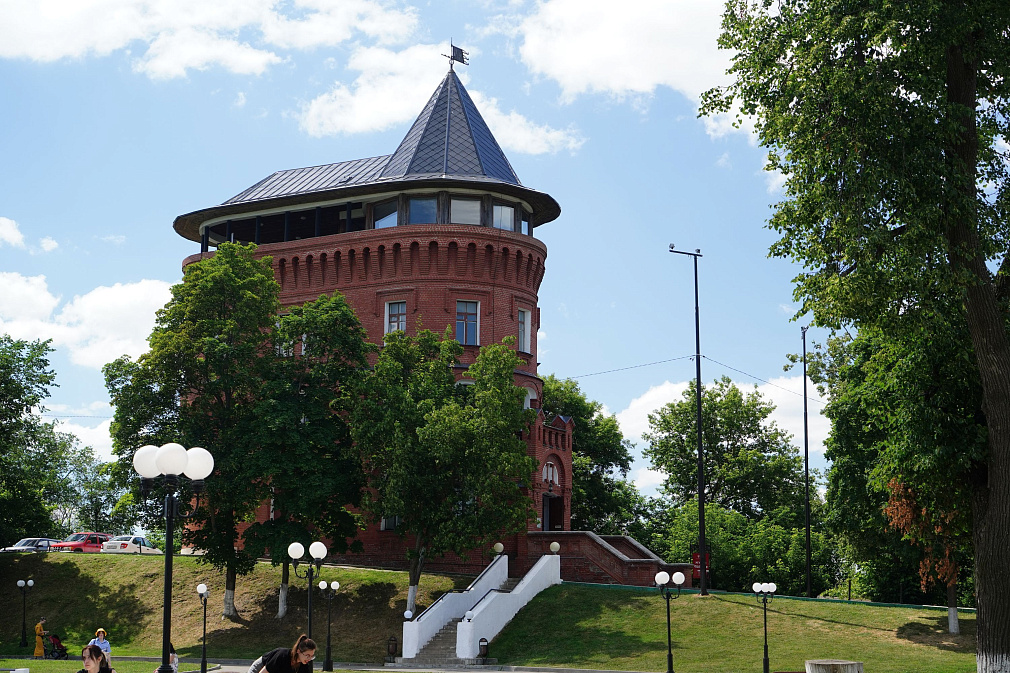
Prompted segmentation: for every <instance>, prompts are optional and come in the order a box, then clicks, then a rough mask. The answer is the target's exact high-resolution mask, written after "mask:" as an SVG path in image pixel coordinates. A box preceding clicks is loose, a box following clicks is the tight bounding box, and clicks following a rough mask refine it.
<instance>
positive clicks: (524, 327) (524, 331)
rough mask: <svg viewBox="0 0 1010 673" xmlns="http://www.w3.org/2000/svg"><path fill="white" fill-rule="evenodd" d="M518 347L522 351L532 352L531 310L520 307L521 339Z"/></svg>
mask: <svg viewBox="0 0 1010 673" xmlns="http://www.w3.org/2000/svg"><path fill="white" fill-rule="evenodd" d="M517 347H518V350H519V352H520V353H529V352H530V312H529V311H527V310H526V309H519V341H518V342H517Z"/></svg>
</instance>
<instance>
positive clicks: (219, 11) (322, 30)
mask: <svg viewBox="0 0 1010 673" xmlns="http://www.w3.org/2000/svg"><path fill="white" fill-rule="evenodd" d="M0 15H2V16H3V17H4V20H3V21H2V22H0V58H27V59H31V60H34V61H40V62H51V61H58V60H60V59H66V58H77V59H80V58H86V57H92V56H97V57H101V56H107V55H109V54H112V53H113V52H116V51H123V52H127V51H128V50H129V51H131V52H132V51H133V50H135V49H136V47H138V46H139V47H140V49H137V51H139V53H140V56H139V58H137V59H136V61H135V62H134V70H135V71H137V72H141V73H144V74H146V75H148V76H149V77H151V78H155V79H157V78H172V77H183V76H185V75H186V73H187V72H188V71H189V70H191V69H198V70H200V69H205V68H209V67H214V66H217V67H222V68H224V69H226V70H228V71H230V72H233V73H237V74H259V73H262V72H263V71H264V70H266V68H268V67H269V66H271V65H273V64H276V63H280V62H281V61H283V60H284V59H283V58H282V57H281V56H279V55H278V54H277V53H275V50H281V51H289V50H304V49H313V48H316V47H320V46H334V45H337V44H341V43H343V42H346V41H348V40H352V39H355V38H356V37H357V36H358V35H363V36H366V37H368V38H371V39H374V40H376V41H378V42H379V43H383V44H385V43H394V42H398V41H402V40H404V39H406V38H407V37H409V36H410V35H411V34H412V33H413V31H414V30H415V29H416V27H417V12H416V10H414V9H413V8H406V9H400V8H397V7H394V6H391V5H390V4H389V3H387V2H383V1H382V0H341V2H332V1H330V0H293V1H291V2H283V1H282V0H215V2H205V1H204V0H35V1H33V2H22V1H20V0H0ZM239 36H241V38H242V39H240V38H239ZM138 43H139V45H138Z"/></svg>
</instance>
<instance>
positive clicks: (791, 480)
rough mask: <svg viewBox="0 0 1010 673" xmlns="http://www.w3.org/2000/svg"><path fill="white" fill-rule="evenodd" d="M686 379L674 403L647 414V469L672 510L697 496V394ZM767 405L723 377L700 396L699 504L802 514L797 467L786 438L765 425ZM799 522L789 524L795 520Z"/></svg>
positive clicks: (758, 513) (751, 512)
mask: <svg viewBox="0 0 1010 673" xmlns="http://www.w3.org/2000/svg"><path fill="white" fill-rule="evenodd" d="M695 390H696V387H695V384H694V383H693V382H692V383H691V385H690V387H689V388H688V389H687V390H686V391H684V398H683V399H682V400H680V401H679V402H670V403H669V404H667V405H666V406H664V407H663V408H662V409H659V410H658V411H657V412H656V413H653V414H649V432H648V433H646V434H645V438H646V440H647V441H648V442H649V446H648V447H646V449H645V451H644V454H645V456H646V457H647V458H649V459H650V460H651V461H652V467H653V469H655V470H660V471H662V472H664V473H666V479H665V481H664V483H663V489H664V491H665V492H666V493H667V495H669V496H670V498H671V500H672V504H673V505H674V506H680V505H683V504H684V503H686V502H688V501H690V500H691V499H692V498H696V497H697V495H698V452H697V430H696V428H697V401H696V400H697V397H696V392H695ZM774 409H775V407H774V406H773V405H772V404H770V403H769V402H766V401H765V400H764V399H763V398H762V396H761V394H760V393H759V392H757V390H756V389H755V390H754V391H753V392H751V393H749V394H747V395H744V393H743V392H742V391H741V390H740V389H739V388H738V387H737V386H736V385H734V384H733V382H732V381H730V379H728V378H726V377H723V378H722V379H720V380H718V381H716V382H715V384H714V385H711V386H708V387H707V388H705V389H704V392H703V394H702V419H703V420H702V443H703V445H704V450H705V501H706V502H711V503H716V504H718V505H720V506H722V507H725V508H726V509H729V510H732V511H735V512H739V513H740V514H742V515H744V516H746V517H748V518H751V519H756V518H760V517H764V516H769V515H773V514H774V515H780V516H782V517H784V520H783V523H786V524H789V525H798V521H802V513H803V492H804V488H803V464H802V460H801V459H800V457H799V455H798V453H797V450H796V447H794V446H793V445H792V444H791V442H790V436H789V435H788V434H787V433H786V432H785V431H783V430H781V429H780V428H779V427H778V426H777V425H776V424H775V422H774V421H771V420H770V416H771V413H772V411H774ZM797 516H798V517H799V519H798V520H797V519H796V517H797Z"/></svg>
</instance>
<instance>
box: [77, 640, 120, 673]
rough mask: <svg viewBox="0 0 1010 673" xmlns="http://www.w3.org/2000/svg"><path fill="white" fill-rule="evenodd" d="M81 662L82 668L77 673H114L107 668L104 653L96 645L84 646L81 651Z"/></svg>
mask: <svg viewBox="0 0 1010 673" xmlns="http://www.w3.org/2000/svg"><path fill="white" fill-rule="evenodd" d="M81 660H82V661H83V662H84V668H82V669H81V670H79V671H77V673H116V669H114V668H110V667H109V662H108V660H107V659H106V658H105V653H104V652H102V648H100V647H99V646H98V645H85V646H84V649H83V650H81Z"/></svg>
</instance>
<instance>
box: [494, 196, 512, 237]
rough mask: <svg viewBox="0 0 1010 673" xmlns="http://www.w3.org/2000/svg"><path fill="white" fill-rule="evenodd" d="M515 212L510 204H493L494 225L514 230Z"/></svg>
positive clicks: (497, 227)
mask: <svg viewBox="0 0 1010 673" xmlns="http://www.w3.org/2000/svg"><path fill="white" fill-rule="evenodd" d="M515 212H516V209H515V208H513V207H512V206H503V205H500V204H497V203H496V204H494V227H495V229H504V230H506V231H515V228H516V226H515Z"/></svg>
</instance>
